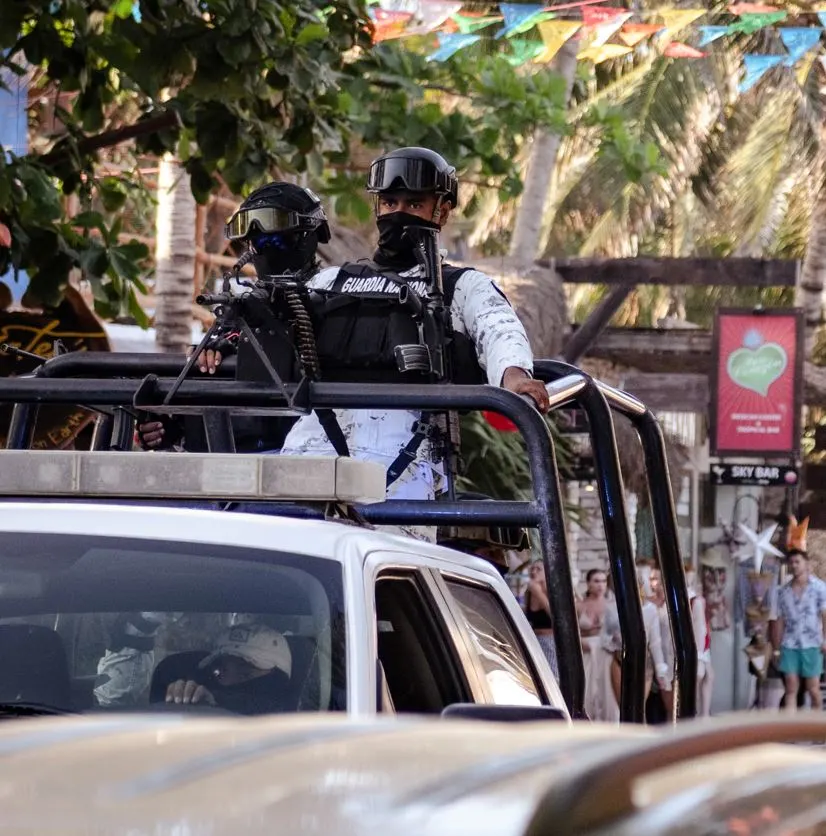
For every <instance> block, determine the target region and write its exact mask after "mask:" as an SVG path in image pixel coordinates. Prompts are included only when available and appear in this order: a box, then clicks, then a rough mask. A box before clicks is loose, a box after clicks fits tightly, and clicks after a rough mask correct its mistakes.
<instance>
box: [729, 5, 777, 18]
mask: <svg viewBox="0 0 826 836" xmlns="http://www.w3.org/2000/svg"><path fill="white" fill-rule="evenodd" d="M728 10H729V11H730V12H731V13H732V14H733V15H760V14H769V13H771V12H779V11H780V9H778V8H777V6H767V5H766V4H765V3H733V4H732V5H731V6H729V7H728Z"/></svg>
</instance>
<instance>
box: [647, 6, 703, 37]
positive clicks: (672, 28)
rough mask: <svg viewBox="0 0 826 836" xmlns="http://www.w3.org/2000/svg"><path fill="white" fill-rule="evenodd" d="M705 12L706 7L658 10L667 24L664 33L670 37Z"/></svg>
mask: <svg viewBox="0 0 826 836" xmlns="http://www.w3.org/2000/svg"><path fill="white" fill-rule="evenodd" d="M705 13H706V10H705V9H663V10H662V11H659V12H657V14H658V15H659V16H660V17H661V18H662V19H663V23H664V24H665V26H664V28H663V33H664V34H666V35H668V38H669V39H671V38H672V37H673V36H674V35H675V34H677V32H679V31H680V30H681V29H685V27H686V26H689V25H690V24H692V23H694V21H695V20H697V18H698V17H702V16H703V15H704V14H705Z"/></svg>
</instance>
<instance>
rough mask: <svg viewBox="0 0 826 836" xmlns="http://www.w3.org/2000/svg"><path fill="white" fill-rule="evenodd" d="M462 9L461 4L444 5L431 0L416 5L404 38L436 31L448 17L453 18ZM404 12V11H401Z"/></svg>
mask: <svg viewBox="0 0 826 836" xmlns="http://www.w3.org/2000/svg"><path fill="white" fill-rule="evenodd" d="M461 8H462V4H461V3H446V2H440V0H433V1H432V2H428V3H417V4H416V13H415V15H414V17H413V20H411V21H410V23H408V25H407V29H406V30H405V36H412V35H426V34H427V33H428V32H432V31H433V30H434V29H438V28H439V27H440V26H441V25H442V24H443V23H444V22H445V21H446V20H447V19H448V18H449V17H453V15H455V14H456V13H457V12H458V11H459V10H460V9H461ZM403 11H406V10H403Z"/></svg>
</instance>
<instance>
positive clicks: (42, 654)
mask: <svg viewBox="0 0 826 836" xmlns="http://www.w3.org/2000/svg"><path fill="white" fill-rule="evenodd" d="M0 659H2V660H3V669H2V671H0V715H2V714H4V713H5V714H8V713H9V711H11V713H14V711H15V710H16V709H17V708H18V707H19V708H20V709H23V708H25V707H28V710H32V709H34V710H36V709H38V707H43V708H47V709H48V708H52V709H56V710H58V711H77V712H92V711H112V710H128V711H149V710H162V709H168V708H169V707H172V708H174V707H175V706H178V707H181V708H184V709H186V710H195V709H196V708H200V709H203V710H212V711H218V710H226V711H231V712H233V713H239V714H261V713H269V712H293V711H327V710H345V709H346V665H345V627H344V602H343V590H342V571H341V566H340V564H339V563H338V562H336V561H334V560H328V559H324V558H320V557H308V556H305V555H296V554H289V553H284V552H279V551H269V550H264V549H250V548H239V547H234V546H225V545H214V544H203V543H182V542H169V541H163V542H161V541H153V540H143V539H129V538H122V537H119V538H107V537H96V536H94V535H84V536H78V535H54V534H32V533H14V532H12V533H4V534H3V535H2V538H0Z"/></svg>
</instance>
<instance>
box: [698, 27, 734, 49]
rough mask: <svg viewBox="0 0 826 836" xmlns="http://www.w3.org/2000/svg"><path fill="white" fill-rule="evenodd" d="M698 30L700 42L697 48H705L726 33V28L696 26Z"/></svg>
mask: <svg viewBox="0 0 826 836" xmlns="http://www.w3.org/2000/svg"><path fill="white" fill-rule="evenodd" d="M697 28H698V29H699V30H700V42H699V43H698V44H697V46H705V45H706V44H710V43H711V42H712V41H716V40H717V38H722V37H723V35H725V34H726V32H727V31H728V26H698V27H697Z"/></svg>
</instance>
